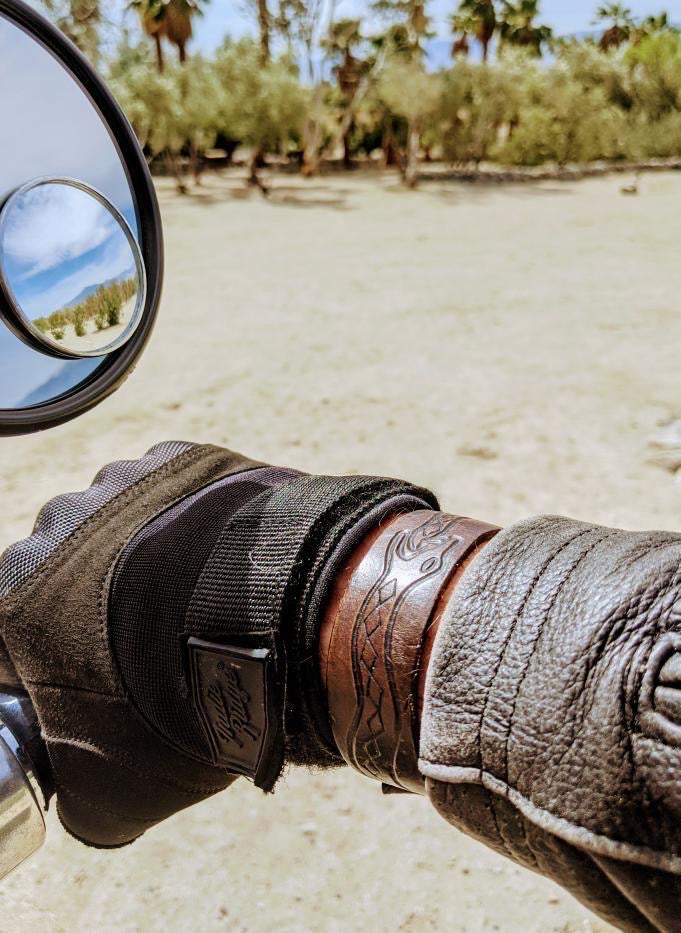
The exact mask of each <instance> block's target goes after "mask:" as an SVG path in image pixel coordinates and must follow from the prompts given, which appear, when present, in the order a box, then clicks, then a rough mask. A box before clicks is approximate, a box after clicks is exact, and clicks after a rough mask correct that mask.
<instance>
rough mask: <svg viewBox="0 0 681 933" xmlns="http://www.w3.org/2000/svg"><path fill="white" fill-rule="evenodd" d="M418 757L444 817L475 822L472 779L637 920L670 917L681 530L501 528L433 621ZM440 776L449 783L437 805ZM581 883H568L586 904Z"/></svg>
mask: <svg viewBox="0 0 681 933" xmlns="http://www.w3.org/2000/svg"><path fill="white" fill-rule="evenodd" d="M420 765H421V769H422V771H423V773H424V774H425V775H426V776H428V777H429V778H430V779H431V781H430V789H431V794H432V795H433V797H434V798H435V799H436V800H439V804H438V805H439V807H440V809H442V810H443V812H444V813H445V815H447V817H448V818H450V819H451V820H452V821H453V822H457V824H463V825H464V826H467V827H468V829H469V831H470V832H475V831H476V829H478V830H479V819H480V813H481V809H480V807H477V808H476V807H473V806H470V805H464V801H465V800H466V799H467V797H468V798H470V795H466V793H465V788H466V786H467V785H468V786H471V785H478V786H480V785H481V786H482V787H483V788H484V789H485V791H486V792H487V794H488V797H489V799H490V800H491V801H492V804H491V805H490V811H489V812H491V814H492V815H493V816H494V815H495V813H496V812H497V810H498V807H495V806H494V803H493V802H494V801H495V800H499V801H502V800H503V802H504V806H505V807H507V806H508V805H509V804H510V805H511V806H512V808H514V809H515V811H516V812H517V813H519V815H520V816H521V817H522V819H523V820H524V821H526V823H527V825H528V826H533V827H534V828H535V829H536V830H537V831H538V832H539V834H540V835H542V834H543V835H544V837H545V838H546V839H547V840H549V839H551V838H553V839H557V840H561V843H566V844H567V846H568V851H570V848H571V849H572V851H574V852H575V857H576V855H577V853H581V854H580V856H579V857H580V858H581V859H583V856H584V853H587V854H588V856H589V857H590V858H591V859H592V860H593V861H594V863H595V864H596V865H597V866H598V868H599V872H598V873H597V875H596V877H597V878H600V884H601V885H605V884H606V882H605V881H604V877H605V876H606V875H607V877H608V878H611V879H612V878H613V877H616V879H617V881H616V884H615V887H616V889H617V891H618V892H619V893H620V894H622V895H623V896H624V898H625V900H626V903H627V904H629V905H632V906H633V907H635V909H636V910H637V911H638V912H639V913H638V915H639V916H640V927H641V928H651V925H652V928H654V929H676V930H677V931H678V929H681V920H680V919H679V918H681V536H679V535H675V534H667V533H631V532H624V531H614V530H611V529H604V528H599V527H596V526H592V525H585V524H582V523H579V522H574V521H569V520H567V519H560V518H540V519H534V520H531V521H528V522H523V523H521V524H519V525H516V526H515V527H513V528H510V529H507V530H506V531H505V532H502V534H500V535H499V536H498V537H497V538H496V540H495V541H493V542H492V543H491V544H490V545H489V546H488V547H487V548H486V550H485V551H484V552H483V554H482V555H481V556H480V557H479V558H478V559H477V560H476V561H475V563H474V564H473V565H472V566H471V568H470V569H469V570H468V571H467V573H466V574H465V575H464V577H463V578H462V580H461V582H460V584H459V587H458V589H457V591H456V595H455V597H454V599H453V601H452V604H451V606H450V608H449V611H448V613H447V615H446V617H445V618H444V619H443V623H442V626H441V629H440V634H439V636H438V639H437V642H436V645H435V649H434V653H433V658H432V662H431V669H430V672H429V680H428V685H427V690H426V703H425V713H424V719H423V723H422V734H421V762H420ZM443 783H447V784H449V785H458V786H459V787H460V788H461V792H460V793H459V794H457V795H456V796H455V797H454V796H452V795H449V797H448V798H447V802H446V803H445V804H444V805H443V803H442V794H441V793H440V788H441V787H442V784H443ZM471 792H472V791H471ZM466 806H468V809H466ZM476 814H477V815H476ZM495 818H496V817H495ZM476 824H477V825H476ZM490 825H491V827H492V828H490V831H489V834H490V841H491V835H492V834H496V837H497V838H496V841H497V843H500V844H501V845H502V846H503V839H504V833H503V831H502V827H501V826H500V824H499V823H498V820H497V823H496V825H494V821H493V823H492V824H490ZM500 841H501V842H500ZM506 848H507V852H508V854H510V855H511V856H512V857H514V858H515V857H517V853H516V851H515V849H514V848H513V847H510V848H509V847H506ZM618 866H621V868H620V867H618ZM546 873H549V874H550V873H551V872H550V871H549V872H546ZM554 877H555V878H556V880H558V881H562V882H564V878H565V873H564V870H563V869H560V868H556V870H555V872H554ZM585 877H586V875H585ZM608 883H610V882H608ZM588 884H589V883H588V882H584V883H583V884H582V890H581V894H580V890H579V885H578V886H577V888H578V889H577V891H573V893H577V894H578V896H581V897H582V899H583V900H584V901H585V902H587V903H589V904H590V906H593V902H594V891H593V890H592V891H589V890H587V888H588ZM601 912H602V911H601ZM615 916H616V917H618V916H619V917H622V919H621V923H622V924H625V923H626V924H629V925H628V926H626V927H624V928H627V929H631V924H630V919H629V918H625V914H624V912H623V911H622V910H620V912H619V913H616V914H615ZM670 918H675V919H674V920H673V921H672V920H671V919H670ZM608 919H612V918H611V917H609V918H608ZM674 924H676V925H674Z"/></svg>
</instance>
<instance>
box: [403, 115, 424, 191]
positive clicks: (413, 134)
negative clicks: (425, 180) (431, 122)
mask: <svg viewBox="0 0 681 933" xmlns="http://www.w3.org/2000/svg"><path fill="white" fill-rule="evenodd" d="M420 148H421V130H420V127H419V125H418V123H417V121H416V120H410V121H409V131H408V138H407V164H406V166H405V169H404V183H405V185H406V186H407V188H415V187H416V186H417V185H418V182H419V150H420Z"/></svg>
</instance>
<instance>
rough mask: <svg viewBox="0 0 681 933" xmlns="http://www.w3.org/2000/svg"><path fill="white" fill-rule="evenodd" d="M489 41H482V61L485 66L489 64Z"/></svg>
mask: <svg viewBox="0 0 681 933" xmlns="http://www.w3.org/2000/svg"><path fill="white" fill-rule="evenodd" d="M489 42H490V40H489V39H483V40H482V61H483V64H484V65H486V64H487V59H488V58H489Z"/></svg>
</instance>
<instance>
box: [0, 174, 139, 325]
mask: <svg viewBox="0 0 681 933" xmlns="http://www.w3.org/2000/svg"><path fill="white" fill-rule="evenodd" d="M6 210H7V213H6V215H5V223H4V229H3V235H2V240H1V241H0V252H1V253H2V267H3V270H4V274H5V280H6V281H7V282H8V283H9V284H10V287H11V288H12V291H13V292H14V295H15V297H16V299H17V303H18V304H19V305H20V307H21V308H22V310H23V312H24V314H25V315H26V316H27V317H28V318H30V319H31V320H35V318H37V317H46V316H48V315H50V314H51V313H52V312H53V311H59V310H61V309H62V308H66V307H69V306H71V305H73V304H75V303H76V302H79V301H82V300H83V299H84V298H85V297H86V296H87V294H89V293H91V292H92V290H93V289H94V288H96V287H98V286H100V285H102V284H105V283H108V282H111V281H112V280H118V279H122V278H128V277H130V276H132V275H133V274H134V273H135V258H134V256H133V254H132V251H131V249H130V244H129V243H128V239H127V237H126V235H125V233H124V231H123V230H122V228H121V226H120V224H119V223H118V221H117V220H116V218H115V217H114V216H113V215H112V214H111V213H110V212H109V211H108V210H107V208H106V207H104V205H103V204H101V203H100V202H99V201H98V200H96V199H95V198H94V197H93V196H92V195H90V194H88V193H87V192H85V191H81V190H80V189H78V188H74V187H71V186H67V185H59V184H48V185H40V186H38V187H36V188H32V189H30V190H29V191H27V192H24V193H23V194H21V195H18V196H17V197H15V198H14V199H13V200H12V202H11V204H9V205H8V206H7V209H6Z"/></svg>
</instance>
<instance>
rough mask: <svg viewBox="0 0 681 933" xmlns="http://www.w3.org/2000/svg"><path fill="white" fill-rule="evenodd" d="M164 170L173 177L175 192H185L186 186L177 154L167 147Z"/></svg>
mask: <svg viewBox="0 0 681 933" xmlns="http://www.w3.org/2000/svg"><path fill="white" fill-rule="evenodd" d="M166 171H167V172H168V173H169V174H170V175H171V176H172V177H173V178H174V179H175V184H176V185H177V193H178V194H186V193H187V186H186V184H185V181H184V175H183V174H182V171H181V169H180V164H179V162H178V158H177V155H176V154H175V153H174V152H171V151H170V150H169V149H168V150H166Z"/></svg>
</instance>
